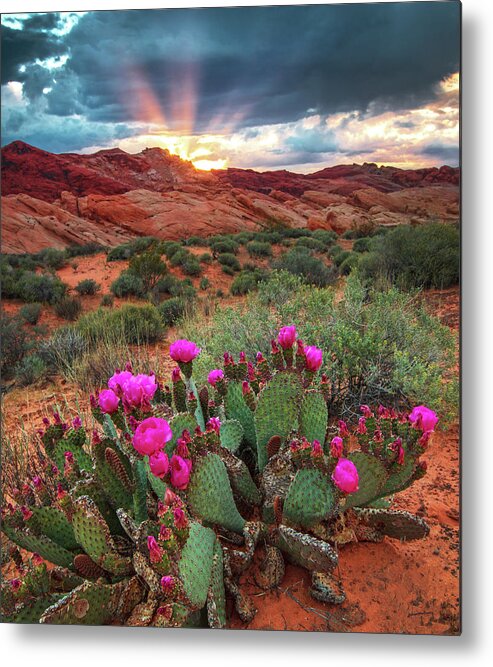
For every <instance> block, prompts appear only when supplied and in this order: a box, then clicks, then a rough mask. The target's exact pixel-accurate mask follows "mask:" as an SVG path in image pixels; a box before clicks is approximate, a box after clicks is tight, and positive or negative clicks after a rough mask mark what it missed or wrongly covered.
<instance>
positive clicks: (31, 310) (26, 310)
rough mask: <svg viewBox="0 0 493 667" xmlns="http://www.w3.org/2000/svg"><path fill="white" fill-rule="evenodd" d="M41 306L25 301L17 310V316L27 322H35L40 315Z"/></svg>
mask: <svg viewBox="0 0 493 667" xmlns="http://www.w3.org/2000/svg"><path fill="white" fill-rule="evenodd" d="M41 308H42V306H41V304H40V303H26V305H25V306H22V308H21V309H20V310H19V316H20V317H21V319H23V320H24V322H27V323H28V324H37V323H38V321H39V318H40V317H41Z"/></svg>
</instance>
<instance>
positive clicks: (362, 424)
mask: <svg viewBox="0 0 493 667" xmlns="http://www.w3.org/2000/svg"><path fill="white" fill-rule="evenodd" d="M358 433H359V434H360V435H365V433H368V429H367V428H366V417H360V418H359V419H358Z"/></svg>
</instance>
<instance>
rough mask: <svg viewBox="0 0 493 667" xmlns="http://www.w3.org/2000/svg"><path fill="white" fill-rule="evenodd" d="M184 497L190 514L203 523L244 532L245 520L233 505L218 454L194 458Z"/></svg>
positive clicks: (231, 493) (226, 477)
mask: <svg viewBox="0 0 493 667" xmlns="http://www.w3.org/2000/svg"><path fill="white" fill-rule="evenodd" d="M187 498H188V502H189V504H190V508H191V510H192V512H193V513H194V514H195V515H196V516H197V517H198V518H200V519H202V520H203V521H205V522H207V523H209V524H213V525H214V524H215V525H219V526H223V527H224V528H226V529H227V530H232V531H234V532H236V533H241V532H242V531H243V526H244V525H245V520H244V519H243V517H242V516H241V515H240V513H239V512H238V509H237V507H236V505H235V501H234V498H233V492H232V490H231V484H230V482H229V478H228V473H227V471H226V467H225V465H224V463H223V462H222V461H221V459H220V458H219V456H218V455H217V454H212V453H209V454H207V455H206V456H203V457H201V458H199V459H197V462H196V464H195V467H194V469H193V470H192V475H191V479H190V484H189V485H188V489H187Z"/></svg>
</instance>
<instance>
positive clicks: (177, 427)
mask: <svg viewBox="0 0 493 667" xmlns="http://www.w3.org/2000/svg"><path fill="white" fill-rule="evenodd" d="M169 425H170V427H171V430H172V431H173V437H172V439H171V440H170V441H169V442H168V443H167V444H166V448H165V451H166V454H167V455H168V456H171V455H172V454H173V452H174V450H175V447H176V441H177V440H178V438H181V435H182V433H183V431H185V430H187V431H190V433H193V431H194V430H195V428H196V427H197V420H196V419H195V418H194V417H192V415H190V414H189V413H188V412H180V413H178V414H177V415H175V416H174V417H173V419H172V420H171V421H170V423H169Z"/></svg>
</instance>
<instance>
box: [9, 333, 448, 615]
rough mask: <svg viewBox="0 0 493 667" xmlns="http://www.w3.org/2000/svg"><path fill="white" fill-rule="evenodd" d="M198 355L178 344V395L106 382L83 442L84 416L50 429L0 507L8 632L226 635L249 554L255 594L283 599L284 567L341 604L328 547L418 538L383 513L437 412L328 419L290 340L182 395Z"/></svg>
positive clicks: (246, 605)
mask: <svg viewBox="0 0 493 667" xmlns="http://www.w3.org/2000/svg"><path fill="white" fill-rule="evenodd" d="M199 353H200V350H199V349H198V348H197V346H196V345H195V344H193V343H191V342H190V341H176V342H175V343H173V344H172V345H171V347H170V355H171V357H172V358H173V360H174V361H175V362H176V363H177V367H176V368H175V369H174V370H173V373H172V378H171V388H170V387H168V386H163V385H161V384H160V383H158V382H157V380H156V378H155V376H154V375H153V374H150V375H135V374H134V373H133V372H132V369H131V368H130V367H127V368H126V369H125V370H124V371H116V372H115V374H114V375H113V376H112V378H110V379H109V381H108V389H105V390H103V391H101V392H100V393H99V395H98V396H97V397H95V396H92V397H91V406H92V412H93V416H94V418H95V420H96V421H97V423H98V424H99V427H98V428H97V429H96V430H94V431H93V433H92V436H90V435H89V434H88V433H87V432H86V430H85V429H84V428H83V426H82V423H81V420H80V419H79V418H76V419H75V420H74V422H73V424H72V425H71V426H69V425H67V424H66V423H64V422H63V420H62V418H61V417H60V415H58V414H56V415H55V416H54V420H53V422H52V423H50V422H49V421H48V420H45V421H46V422H47V423H45V426H46V428H45V430H44V431H43V432H42V434H41V436H40V437H41V442H42V446H43V448H44V456H43V459H42V461H43V462H42V464H41V468H40V470H39V471H38V474H36V475H35V476H34V477H33V478H32V479H28V480H26V481H25V483H24V484H23V485H21V488H20V489H12V490H11V493H10V495H9V500H7V501H5V503H4V506H3V509H2V519H3V520H2V531H3V533H4V535H5V536H6V538H8V540H9V544H11V545H12V547H11V549H12V554H14V555H13V556H12V562H13V563H14V565H15V568H16V569H17V571H18V573H19V575H20V576H18V577H14V578H13V579H10V580H6V581H4V583H3V584H2V593H3V595H2V599H3V602H2V615H3V618H4V619H6V620H10V621H18V622H36V621H39V622H42V623H85V624H104V623H112V624H127V625H154V626H158V627H177V626H196V625H197V624H200V623H203V622H206V623H208V624H209V625H210V626H211V627H217V628H220V627H224V626H225V625H226V623H227V618H226V597H225V593H226V591H227V592H228V593H229V594H230V595H231V596H232V597H233V599H234V602H235V605H236V608H237V610H238V613H239V614H240V617H241V618H243V619H244V620H246V621H248V620H250V619H251V618H252V617H253V615H254V613H255V608H254V606H253V604H252V602H251V601H250V600H248V599H247V598H246V597H245V595H244V594H243V593H242V591H241V589H240V587H239V586H238V576H239V574H240V573H241V572H243V571H244V570H245V568H247V567H248V566H249V564H250V563H251V561H252V558H253V555H254V553H255V549H256V546H257V544H258V543H261V544H262V545H263V547H264V548H265V554H266V556H265V559H264V561H263V563H262V567H261V571H260V572H259V574H258V575H257V580H258V581H261V585H262V587H263V588H268V587H269V586H270V585H271V586H277V585H278V584H279V583H280V581H281V579H282V576H283V573H284V565H283V557H285V558H286V559H288V560H290V561H292V562H293V563H295V564H297V565H301V566H302V567H305V568H307V569H308V570H309V571H310V572H311V573H312V574H313V577H312V589H311V591H312V594H313V595H314V597H316V598H317V599H325V600H326V601H327V602H330V603H335V602H341V601H342V600H343V599H344V595H343V592H342V589H341V587H340V582H339V583H337V582H336V584H335V585H334V582H333V579H332V578H333V574H332V573H333V571H334V569H335V567H336V565H337V548H339V547H341V546H343V545H344V544H345V543H347V542H350V541H363V540H373V541H381V540H382V539H384V538H385V537H387V538H394V539H401V540H413V539H419V538H423V537H425V536H426V535H427V533H428V526H427V525H426V523H425V522H424V520H423V519H421V518H418V517H414V516H413V515H411V514H409V513H407V512H399V511H396V510H392V508H391V501H392V497H393V495H394V494H395V493H398V492H399V491H401V490H403V489H405V488H407V487H408V486H409V485H410V484H412V483H413V482H414V481H415V480H417V479H419V478H420V477H421V476H422V475H423V474H424V473H425V467H424V466H423V465H422V464H421V463H420V461H419V457H420V455H421V454H422V452H423V451H424V450H425V449H426V446H427V443H428V440H429V438H430V437H431V433H432V431H433V428H434V425H435V422H436V417H434V413H431V411H429V410H428V409H427V408H424V407H423V406H420V408H419V409H418V408H416V409H415V411H413V413H412V414H414V413H415V412H416V410H418V412H419V411H420V410H421V412H419V415H418V417H417V418H416V419H413V420H412V421H411V420H410V418H409V417H408V415H407V414H403V413H398V412H396V411H395V410H394V409H389V408H384V407H382V406H380V407H379V408H378V409H377V410H376V411H375V412H373V411H372V410H371V408H370V407H368V406H362V408H361V409H362V415H361V417H360V419H359V421H358V424H357V426H354V427H351V428H349V427H348V425H347V424H346V423H345V422H343V421H340V420H339V421H337V420H336V421H334V420H333V419H330V420H329V412H328V408H327V406H328V404H329V402H330V398H331V397H330V392H329V387H328V383H327V381H326V379H325V377H324V376H323V375H322V376H319V370H320V367H321V365H322V351H321V350H318V349H317V348H315V347H310V346H308V347H305V346H304V344H303V343H302V342H301V341H299V340H297V338H296V330H295V328H294V327H285V328H283V329H282V330H281V332H280V333H279V338H278V340H277V341H273V342H272V354H271V355H270V357H269V358H265V357H263V356H262V355H261V354H260V353H259V354H258V355H257V357H256V359H255V360H254V361H253V362H250V361H248V360H247V359H246V358H245V355H240V359H239V360H238V362H235V360H234V359H233V358H232V357H231V355H229V354H228V353H226V354H225V355H224V362H225V363H224V369H216V370H215V371H213V372H212V373H211V374H210V376H209V385H210V386H209V387H201V388H197V386H196V384H195V382H194V380H193V359H194V358H195V356H197V354H199ZM423 410H424V412H423ZM426 411H427V412H426ZM416 414H417V413H416ZM234 544H237V545H238V546H239V547H240V548H236V547H235V546H232V545H234ZM19 548H20V549H22V550H25V551H26V552H30V553H31V554H33V555H32V556H30V557H29V556H28V557H27V559H26V557H25V556H23V555H21V552H20V551H19ZM45 561H46V562H49V563H52V564H53V565H55V566H56V567H55V568H53V569H47V568H46V565H45Z"/></svg>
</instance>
